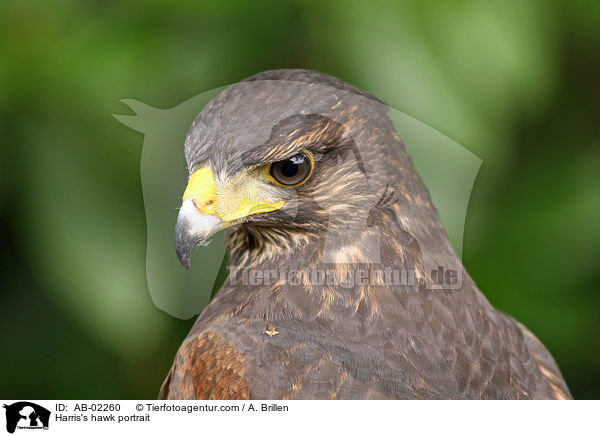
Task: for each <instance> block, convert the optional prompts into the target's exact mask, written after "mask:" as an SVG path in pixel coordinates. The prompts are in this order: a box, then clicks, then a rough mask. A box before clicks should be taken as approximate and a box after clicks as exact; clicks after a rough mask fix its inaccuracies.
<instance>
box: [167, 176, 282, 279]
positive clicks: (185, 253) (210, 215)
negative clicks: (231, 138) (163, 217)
mask: <svg viewBox="0 0 600 436" xmlns="http://www.w3.org/2000/svg"><path fill="white" fill-rule="evenodd" d="M243 177H247V176H245V175H242V176H240V177H238V178H237V179H235V180H233V181H232V184H233V186H236V187H237V189H234V190H228V192H230V194H228V195H223V196H224V197H227V198H220V197H219V195H218V194H217V183H216V181H215V178H214V176H213V173H212V171H211V170H210V168H208V167H202V168H200V169H198V170H197V171H195V172H194V173H193V174H192V176H191V177H190V180H189V182H188V186H187V188H186V190H185V193H184V194H183V204H182V206H181V209H180V210H179V216H178V217H177V224H176V225H175V251H176V253H177V258H178V259H179V262H181V264H182V265H183V266H184V267H185V268H188V269H189V268H190V253H191V251H192V248H194V247H195V246H197V245H206V244H207V243H208V240H209V239H210V238H211V237H212V236H213V235H214V234H216V233H217V232H219V231H220V230H223V229H224V228H226V227H229V226H231V225H233V224H235V223H236V222H239V220H240V219H242V218H245V217H247V216H249V215H253V214H258V213H265V212H271V211H274V210H278V209H280V208H281V207H283V204H284V203H283V201H277V202H269V201H264V200H260V199H258V198H257V189H256V183H255V180H254V179H252V178H246V179H243ZM258 192H260V191H258ZM258 197H260V196H258Z"/></svg>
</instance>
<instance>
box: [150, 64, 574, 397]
mask: <svg viewBox="0 0 600 436" xmlns="http://www.w3.org/2000/svg"><path fill="white" fill-rule="evenodd" d="M185 156H186V160H187V166H188V171H189V175H190V176H189V181H188V185H187V188H186V189H185V192H184V195H183V202H182V206H181V209H180V212H179V216H178V219H177V223H176V228H175V246H176V252H177V256H178V257H179V260H180V261H181V263H182V264H183V265H184V266H186V267H188V268H189V265H190V253H191V251H192V249H193V248H194V247H195V246H198V245H205V244H206V243H207V242H208V241H209V239H210V238H211V236H213V235H214V234H215V233H216V232H219V231H221V230H224V231H225V232H226V235H227V250H228V253H229V270H230V276H229V278H228V279H227V280H226V281H225V283H224V285H223V287H222V288H221V289H220V290H219V292H218V293H217V294H216V295H215V297H214V298H213V300H212V301H211V302H210V303H209V305H208V306H207V307H206V308H205V309H204V311H203V312H202V313H201V315H200V316H199V317H198V319H197V321H196V323H195V325H194V327H193V328H192V330H191V331H190V333H189V334H188V336H187V337H186V338H185V340H184V342H183V344H182V345H181V347H180V348H179V351H178V352H177V355H176V356H175V360H174V362H173V366H172V368H171V370H170V372H169V374H168V375H167V378H166V380H165V381H164V383H163V385H162V387H161V389H160V394H159V398H161V399H542V398H543V399H568V398H570V397H571V396H570V393H569V390H568V388H567V386H566V384H565V381H564V380H563V378H562V376H561V374H560V371H559V369H558V367H557V365H556V363H555V362H554V360H553V358H552V356H551V355H550V354H549V352H548V351H547V350H546V349H545V348H544V346H543V345H542V344H541V342H540V341H539V340H538V339H537V338H536V337H535V336H534V335H533V334H532V333H531V332H530V331H529V330H527V329H526V328H525V327H524V326H523V325H521V324H520V323H518V322H517V321H515V320H514V319H512V318H511V317H509V316H507V315H505V314H503V313H501V312H499V311H498V310H496V309H494V308H493V307H492V306H491V305H490V303H489V302H488V301H487V300H486V298H485V297H484V296H483V294H482V293H481V292H480V291H479V289H478V288H477V286H476V285H475V283H474V282H473V280H472V279H471V278H470V277H469V275H468V274H467V272H466V271H465V270H464V268H463V266H462V263H461V261H460V259H459V258H458V256H457V255H456V253H455V252H454V251H453V249H452V248H451V246H450V244H449V242H448V237H447V235H446V232H445V230H444V228H443V226H442V224H441V222H440V219H439V217H438V213H437V211H436V209H435V208H434V206H433V204H432V202H431V199H430V196H429V193H428V191H427V189H426V188H425V186H424V184H423V182H422V181H421V179H420V177H419V175H418V174H417V173H416V171H415V169H414V167H413V164H412V162H411V159H410V156H409V155H408V152H407V150H406V147H405V145H404V144H403V142H402V140H401V139H400V136H399V135H398V133H397V132H396V130H395V128H394V125H393V123H392V121H391V120H390V118H389V115H388V108H387V106H386V105H385V104H383V103H382V102H381V101H380V100H379V99H378V98H376V97H374V96H373V95H370V94H368V93H366V92H364V91H361V90H359V89H357V88H355V87H353V86H351V85H349V84H348V83H345V82H343V81H341V80H339V79H337V78H334V77H331V76H328V75H324V74H321V73H316V72H312V71H305V70H274V71H266V72H263V73H259V74H257V75H255V76H252V77H250V78H248V79H245V80H243V81H241V82H239V83H237V84H234V85H232V86H231V87H229V88H227V89H226V90H225V91H223V92H222V93H221V94H220V95H218V96H217V97H216V98H215V99H213V100H212V101H211V102H210V103H209V104H208V105H207V106H206V107H205V108H204V109H203V110H202V112H201V113H200V114H199V115H198V117H197V118H196V120H195V121H194V123H193V125H192V126H191V128H190V130H189V133H188V135H187V138H186V142H185ZM440 271H445V272H443V273H442V274H441V275H442V276H443V277H442V280H441V282H440V277H439V275H440V274H439V272H440ZM436 272H437V273H436ZM449 273H450V274H449ZM436 276H437V277H436Z"/></svg>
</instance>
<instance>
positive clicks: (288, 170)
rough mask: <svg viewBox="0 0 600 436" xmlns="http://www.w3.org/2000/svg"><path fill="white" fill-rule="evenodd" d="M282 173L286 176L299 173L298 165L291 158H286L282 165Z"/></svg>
mask: <svg viewBox="0 0 600 436" xmlns="http://www.w3.org/2000/svg"><path fill="white" fill-rule="evenodd" d="M281 174H282V175H283V176H285V177H294V176H295V175H296V174H298V165H296V163H294V162H292V160H291V159H288V160H286V161H285V162H283V164H282V165H281Z"/></svg>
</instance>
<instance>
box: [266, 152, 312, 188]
mask: <svg viewBox="0 0 600 436" xmlns="http://www.w3.org/2000/svg"><path fill="white" fill-rule="evenodd" d="M312 171H313V158H312V156H311V155H310V154H309V153H308V152H306V153H298V154H296V155H294V156H292V157H290V158H289V159H285V160H280V161H279V162H273V163H272V164H270V165H269V175H270V176H271V177H270V178H272V179H273V180H274V181H275V182H276V183H278V184H279V185H281V186H285V187H287V188H295V187H296V186H300V185H301V184H303V183H304V182H306V181H307V180H308V178H309V177H310V175H311V174H312Z"/></svg>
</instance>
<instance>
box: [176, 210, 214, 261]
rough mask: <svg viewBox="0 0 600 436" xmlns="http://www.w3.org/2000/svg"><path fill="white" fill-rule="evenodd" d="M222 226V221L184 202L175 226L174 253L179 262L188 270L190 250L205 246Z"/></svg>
mask: <svg viewBox="0 0 600 436" xmlns="http://www.w3.org/2000/svg"><path fill="white" fill-rule="evenodd" d="M222 226H223V221H221V219H220V218H219V217H218V216H215V215H205V214H203V213H200V211H199V210H198V209H197V208H196V206H195V205H194V202H193V200H191V199H189V198H188V199H186V200H184V201H183V205H182V206H181V209H180V210H179V216H178V217H177V224H176V225H175V251H176V252H177V258H178V259H179V262H181V264H182V265H183V266H184V267H186V268H187V269H189V268H190V253H191V251H192V248H194V247H195V246H197V245H206V244H207V242H208V240H209V238H210V237H211V236H213V235H214V234H215V233H217V232H218V231H219V230H221V228H222Z"/></svg>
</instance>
